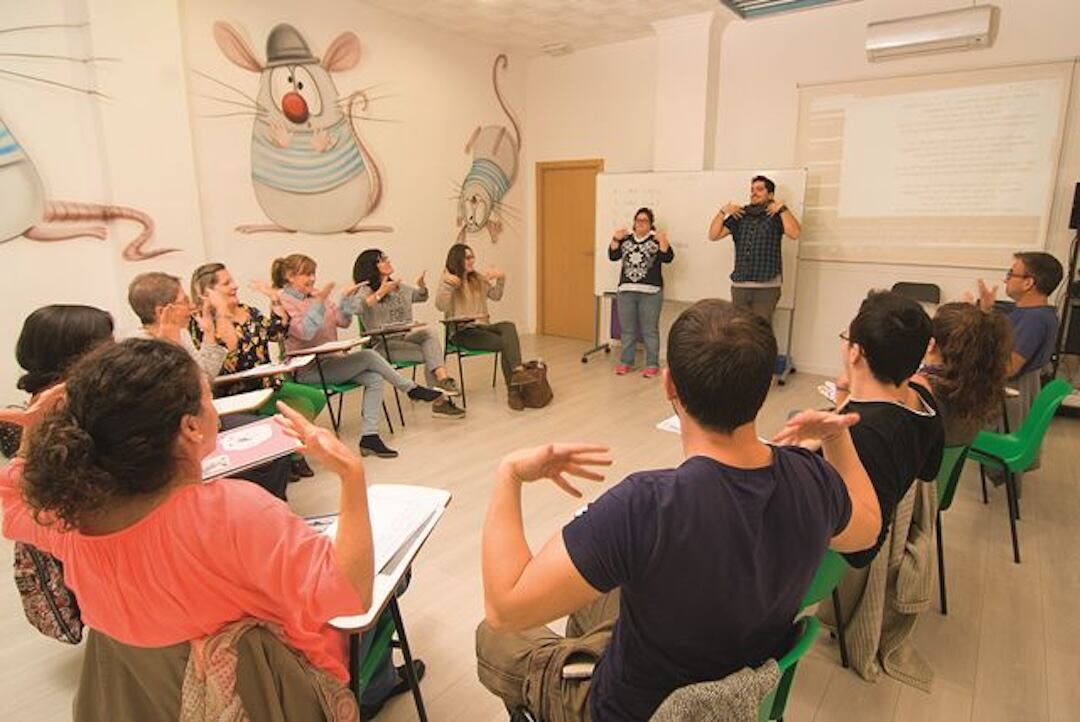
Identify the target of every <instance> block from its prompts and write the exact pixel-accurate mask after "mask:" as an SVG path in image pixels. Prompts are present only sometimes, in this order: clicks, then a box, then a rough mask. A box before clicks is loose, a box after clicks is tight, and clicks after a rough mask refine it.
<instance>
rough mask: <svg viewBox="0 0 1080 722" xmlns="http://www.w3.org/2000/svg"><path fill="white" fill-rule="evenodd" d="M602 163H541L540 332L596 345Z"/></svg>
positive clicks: (538, 196) (538, 199) (538, 181)
mask: <svg viewBox="0 0 1080 722" xmlns="http://www.w3.org/2000/svg"><path fill="white" fill-rule="evenodd" d="M603 170H604V161H602V160H580V161H558V162H550V163H537V164H536V208H537V214H536V217H537V227H536V236H537V243H536V246H537V264H536V267H537V275H538V279H537V284H536V287H537V289H538V290H539V298H537V303H536V307H537V309H538V316H539V318H538V324H537V326H538V328H539V329H540V333H543V334H548V335H551V336H566V337H569V338H580V339H583V340H587V341H592V339H593V334H594V328H595V327H594V320H593V313H594V308H595V300H594V296H593V260H594V257H595V238H596V174H597V173H599V172H601V171H603Z"/></svg>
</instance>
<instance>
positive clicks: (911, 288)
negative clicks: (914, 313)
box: [892, 281, 941, 304]
mask: <svg viewBox="0 0 1080 722" xmlns="http://www.w3.org/2000/svg"><path fill="white" fill-rule="evenodd" d="M892 291H893V293H898V294H900V295H901V296H904V297H905V298H910V299H912V300H913V301H918V302H919V303H935V304H936V303H941V288H940V287H939V286H938V285H937V284H936V283H912V282H909V281H900V282H899V283H894V284H893V287H892Z"/></svg>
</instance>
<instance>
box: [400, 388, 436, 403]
mask: <svg viewBox="0 0 1080 722" xmlns="http://www.w3.org/2000/svg"><path fill="white" fill-rule="evenodd" d="M408 396H409V398H410V399H412V400H413V401H427V402H428V403H431V402H432V401H438V400H439V399H441V398H442V397H443V392H442V391H436V390H435V389H429V388H428V387H427V386H413V387H412V388H411V389H409V391H408Z"/></svg>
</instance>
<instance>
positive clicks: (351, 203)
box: [198, 21, 393, 234]
mask: <svg viewBox="0 0 1080 722" xmlns="http://www.w3.org/2000/svg"><path fill="white" fill-rule="evenodd" d="M214 40H215V42H216V43H217V46H218V48H219V49H220V50H221V52H222V54H224V55H225V57H226V58H227V59H228V60H229V61H231V62H232V63H233V64H235V65H237V66H238V67H241V68H243V69H244V70H247V71H249V72H251V73H254V74H256V75H258V80H259V89H258V92H257V94H256V95H255V97H251V96H250V95H248V94H247V93H244V92H243V91H241V90H239V89H237V88H233V87H232V86H230V85H226V84H225V83H223V82H222V81H220V80H218V79H217V78H215V77H214V76H212V75H209V74H206V73H198V75H201V76H202V77H204V78H207V79H209V80H211V81H214V82H216V83H219V84H221V85H223V86H225V87H228V88H230V89H231V90H233V91H234V92H236V93H238V94H240V95H241V96H242V97H243V98H244V100H245V101H246V103H242V104H243V105H245V107H247V108H248V109H249V110H250V112H252V113H254V115H255V119H254V123H253V124H252V128H251V183H252V185H253V186H254V190H255V198H256V200H257V201H258V203H259V207H260V208H261V209H262V211H263V213H264V214H266V217H267V218H268V219H269V220H270V221H272V222H271V223H247V224H243V225H239V226H237V227H236V230H238V231H240V232H241V233H262V232H278V233H282V232H284V233H295V232H297V231H303V232H305V233H319V234H326V233H359V232H364V231H384V232H385V231H391V230H393V229H392V228H391V227H389V226H375V225H362V224H361V221H363V220H364V219H365V218H367V217H368V216H369V215H370V214H371V213H372V212H373V211H374V210H375V209H376V208H377V207H378V206H379V201H380V200H381V199H382V176H381V174H380V172H379V168H378V166H377V165H376V164H375V159H374V158H373V157H372V155H371V152H370V150H369V149H368V147H367V146H366V145H365V143H364V141H363V140H362V139H361V138H360V135H359V134H358V132H357V131H356V129H355V127H354V125H353V120H354V119H362V118H364V117H365V116H364V115H363V113H364V111H365V110H366V109H367V105H368V98H367V95H366V94H365V93H364V92H363V91H357V92H353V93H349V94H347V95H345V96H341V95H339V94H338V90H337V86H336V85H335V84H334V81H333V79H332V78H331V73H338V72H343V71H345V70H350V69H352V68H354V67H356V64H357V63H358V62H359V61H360V41H359V40H358V39H357V37H356V35H355V34H353V33H351V32H347V31H346V32H343V33H341V34H340V35H338V36H337V37H336V38H335V39H334V40H333V42H331V43H330V46H329V47H328V48H327V50H326V53H325V54H324V55H323V57H322V59H321V60H320V59H319V58H317V57H315V55H314V54H313V53H312V51H311V48H310V46H309V45H308V43H307V41H306V40H305V39H304V37H303V36H302V35H301V34H300V31H299V30H297V29H296V28H295V27H293V26H292V25H289V24H287V23H281V24H279V25H277V26H275V27H274V29H273V30H271V31H270V34H269V36H267V39H266V61H265V62H263V61H261V60H260V59H259V58H258V57H257V56H256V54H255V52H254V50H253V49H252V47H251V45H250V43H249V42H248V40H247V38H246V37H245V36H244V35H243V33H242V32H241V31H240V30H239V29H237V28H235V27H233V26H232V25H230V24H229V23H226V22H221V21H219V22H216V23H214ZM219 100H220V99H219ZM223 102H230V103H234V104H235V103H237V102H240V101H235V100H233V101H223Z"/></svg>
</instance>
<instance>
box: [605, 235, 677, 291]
mask: <svg viewBox="0 0 1080 722" xmlns="http://www.w3.org/2000/svg"><path fill="white" fill-rule="evenodd" d="M608 258H609V259H611V260H612V261H618V260H619V259H620V258H621V259H622V270H621V271H620V272H619V290H620V291H637V292H638V293H659V292H660V289H661V288H663V287H664V277H663V275H661V273H660V264H661V263H671V260H672V259H673V258H675V249H674V248H672V247H671V246H668V249H667V250H666V251H661V250H660V242H659V241H657V240H656V233H655V232H653V231H649V234H648V235H647V236H645V237H644V238H638V237H637V236H635V235H633V234H630V235H628V236H626V237H624V238H622V239H620V240H619V247H618V248H615V249H612V248H611V246H608Z"/></svg>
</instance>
